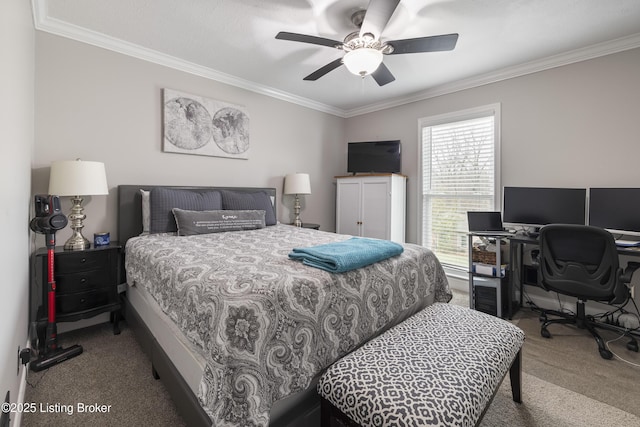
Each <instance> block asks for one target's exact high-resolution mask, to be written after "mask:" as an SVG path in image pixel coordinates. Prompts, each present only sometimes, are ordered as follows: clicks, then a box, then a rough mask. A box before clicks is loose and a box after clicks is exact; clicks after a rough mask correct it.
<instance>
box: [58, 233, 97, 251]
mask: <svg viewBox="0 0 640 427" xmlns="http://www.w3.org/2000/svg"><path fill="white" fill-rule="evenodd" d="M90 247H91V243H90V242H89V240H87V239H86V238H85V237H84V236H83V235H82V233H80V232H75V231H74V233H73V235H72V236H71V237H69V240H67V241H66V242H64V250H65V251H83V250H85V249H89V248H90Z"/></svg>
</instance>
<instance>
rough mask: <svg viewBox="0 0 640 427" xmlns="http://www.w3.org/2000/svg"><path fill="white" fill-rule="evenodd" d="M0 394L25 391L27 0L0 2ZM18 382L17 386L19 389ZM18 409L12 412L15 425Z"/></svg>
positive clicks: (14, 396)
mask: <svg viewBox="0 0 640 427" xmlns="http://www.w3.org/2000/svg"><path fill="white" fill-rule="evenodd" d="M0 52H2V66H1V67H0V76H1V78H0V100H2V102H0V129H2V136H1V137H0V150H1V151H0V153H1V154H0V196H1V197H2V203H0V218H1V220H2V224H3V225H4V227H3V231H2V236H3V243H2V245H0V260H1V263H2V264H1V266H2V267H1V268H2V280H0V295H1V298H0V313H1V314H0V324H2V332H0V378H1V380H0V384H2V386H1V387H0V395H1V396H0V397H1V398H2V402H4V398H5V395H6V393H7V391H10V392H11V401H12V402H18V401H20V400H21V399H19V397H20V396H19V393H20V392H24V387H25V383H24V377H25V374H26V371H25V369H24V367H20V368H18V364H17V350H18V347H20V348H24V347H25V345H26V344H27V331H28V327H27V323H28V322H27V318H28V316H27V307H28V306H29V304H28V302H29V227H28V224H29V206H30V202H31V188H30V185H31V154H32V149H33V75H34V30H33V23H32V21H31V3H30V2H25V1H22V0H8V1H3V2H0ZM21 387H22V388H21ZM19 418H20V414H12V415H11V419H12V420H13V421H12V423H13V425H15V426H17V425H19V421H18V420H19Z"/></svg>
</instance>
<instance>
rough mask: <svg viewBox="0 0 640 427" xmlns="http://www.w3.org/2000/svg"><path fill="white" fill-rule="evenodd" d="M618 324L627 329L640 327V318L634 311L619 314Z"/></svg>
mask: <svg viewBox="0 0 640 427" xmlns="http://www.w3.org/2000/svg"><path fill="white" fill-rule="evenodd" d="M618 324H619V325H620V326H622V327H623V328H626V329H638V328H639V327H640V319H638V316H637V315H636V314H633V313H622V314H621V315H620V316H618Z"/></svg>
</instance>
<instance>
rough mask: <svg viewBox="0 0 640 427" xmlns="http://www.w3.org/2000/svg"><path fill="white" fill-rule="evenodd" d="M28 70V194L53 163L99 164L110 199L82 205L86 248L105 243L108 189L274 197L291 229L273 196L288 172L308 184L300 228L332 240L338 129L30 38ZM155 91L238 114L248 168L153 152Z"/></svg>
mask: <svg viewBox="0 0 640 427" xmlns="http://www.w3.org/2000/svg"><path fill="white" fill-rule="evenodd" d="M36 65H37V69H36V134H35V137H36V142H35V147H36V150H35V168H34V171H33V191H34V192H46V191H47V187H48V181H49V167H50V164H51V162H52V161H54V160H67V159H74V158H81V159H84V160H94V161H102V162H104V163H105V166H106V170H107V180H108V183H109V187H110V194H109V195H108V196H95V197H92V198H91V197H88V198H86V199H85V213H86V215H87V219H86V220H85V228H84V235H85V237H87V238H89V239H90V240H91V239H92V236H93V233H94V232H98V231H109V232H111V233H112V235H115V232H116V221H117V218H116V200H117V193H116V191H115V188H116V186H117V185H118V184H167V185H219V186H257V187H261V186H268V187H276V188H277V189H278V199H279V205H278V213H279V214H278V216H279V220H280V221H282V222H291V221H292V220H293V218H292V210H293V208H292V206H293V199H292V196H285V197H284V199H282V198H281V193H282V189H283V177H284V175H286V174H288V173H292V172H306V173H309V175H310V177H311V191H312V194H311V195H309V196H304V200H303V211H302V218H303V220H304V221H306V222H315V223H319V224H321V225H322V229H323V230H334V228H335V212H334V211H335V189H334V187H333V185H331V182H332V180H333V176H334V175H338V174H340V173H343V171H344V169H345V167H346V166H345V165H346V156H345V153H344V147H345V143H344V141H345V138H344V125H345V123H344V120H343V119H341V118H338V117H335V116H333V115H329V114H326V113H320V112H318V111H315V110H311V109H307V108H303V107H299V106H297V105H294V104H291V103H287V102H284V101H279V100H276V99H274V98H270V97H267V96H264V95H259V94H256V93H254V92H250V91H247V90H243V89H240V88H237V87H233V86H229V85H225V84H221V83H218V82H215V81H211V80H207V79H205V78H202V77H198V76H194V75H190V74H187V73H184V72H181V71H176V70H173V69H170V68H167V67H163V66H160V65H156V64H153V63H150V62H145V61H142V60H139V59H135V58H132V57H129V56H125V55H121V54H118V53H115V52H111V51H107V50H104V49H100V48H96V47H94V46H90V45H87V44H82V43H78V42H75V41H72V40H68V39H65V38H61V37H58V36H53V35H50V34H47V33H42V32H37V33H36ZM163 88H171V89H175V90H179V91H183V92H187V93H192V94H197V95H200V96H204V97H209V98H213V99H217V100H221V101H225V102H229V103H233V104H238V105H242V106H244V107H245V108H246V109H247V111H248V113H249V116H250V121H251V124H250V127H251V137H250V138H251V149H250V150H251V152H250V158H249V160H238V159H226V158H219V157H206V156H196V155H185V154H175V153H164V152H162V133H161V127H162V120H161V111H162V110H161V103H162V95H161V90H162V89H163ZM68 207H69V201H68V200H67V198H64V199H63V208H64V209H65V211H66V210H67V209H68ZM70 234H71V232H70V229H69V228H67V229H65V230H62V231H61V232H59V233H58V236H59V237H58V239H59V240H58V241H59V243H63V242H64V240H66V239H67V238H68V237H69V236H70Z"/></svg>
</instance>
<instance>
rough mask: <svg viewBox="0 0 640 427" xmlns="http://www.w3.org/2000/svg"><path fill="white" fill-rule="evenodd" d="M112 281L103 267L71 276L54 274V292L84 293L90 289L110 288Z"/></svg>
mask: <svg viewBox="0 0 640 427" xmlns="http://www.w3.org/2000/svg"><path fill="white" fill-rule="evenodd" d="M113 280H114V279H113V277H111V275H110V274H109V269H108V268H104V267H103V268H99V269H97V270H90V271H80V272H78V273H73V274H56V285H57V289H56V291H57V293H58V294H70V293H74V292H85V291H89V290H91V289H96V288H104V287H108V286H112V285H113Z"/></svg>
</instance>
